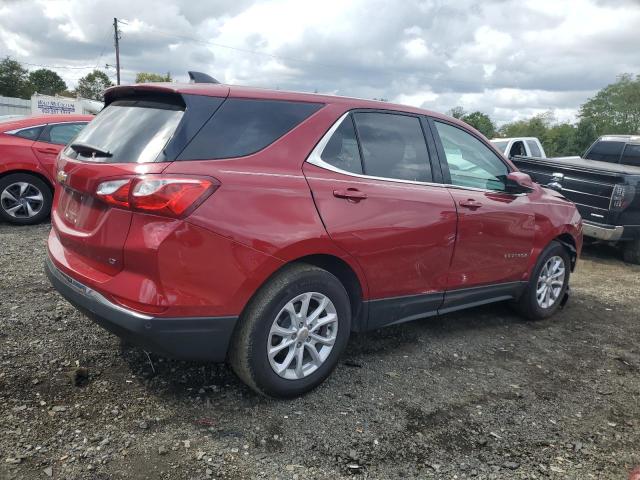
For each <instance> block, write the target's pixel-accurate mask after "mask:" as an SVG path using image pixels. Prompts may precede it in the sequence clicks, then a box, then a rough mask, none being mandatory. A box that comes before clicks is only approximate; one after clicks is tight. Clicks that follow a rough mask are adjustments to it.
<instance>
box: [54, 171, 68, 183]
mask: <svg viewBox="0 0 640 480" xmlns="http://www.w3.org/2000/svg"><path fill="white" fill-rule="evenodd" d="M67 178H69V174H68V173H66V172H65V171H64V170H58V174H57V175H56V179H57V180H58V183H64V182H66V181H67Z"/></svg>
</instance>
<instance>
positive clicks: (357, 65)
mask: <svg viewBox="0 0 640 480" xmlns="http://www.w3.org/2000/svg"><path fill="white" fill-rule="evenodd" d="M113 17H118V18H121V19H124V20H126V22H127V24H126V25H125V24H123V25H122V36H123V38H122V43H121V61H122V67H123V72H122V77H123V80H124V81H125V82H130V81H133V79H134V78H135V74H136V72H139V71H153V72H158V73H164V72H167V71H170V72H171V73H172V74H173V76H174V78H177V79H179V80H186V79H187V76H186V71H187V70H190V69H194V70H201V71H207V72H209V73H211V74H212V75H213V76H215V77H217V78H219V79H221V80H223V81H227V82H230V83H242V84H248V85H256V86H263V87H278V88H281V89H292V90H301V91H315V90H318V91H320V92H325V93H337V94H341V95H351V96H357V97H363V98H373V97H375V98H388V99H392V100H393V101H397V102H400V103H407V104H411V105H420V106H423V107H426V108H431V109H434V110H438V111H447V110H449V109H450V108H452V107H454V106H456V105H461V106H463V107H464V108H465V109H467V110H476V109H478V110H481V111H484V112H485V113H488V114H490V115H492V116H493V117H494V118H495V119H496V120H498V121H499V122H505V121H509V120H513V119H519V118H524V117H526V116H527V115H531V114H535V113H540V112H544V111H548V110H551V111H552V112H554V114H555V115H556V118H558V119H560V120H565V119H568V120H573V119H574V118H575V114H576V112H577V108H578V107H579V105H580V104H581V103H582V102H584V100H585V99H587V98H588V97H589V96H591V95H593V94H594V93H595V91H597V90H598V89H600V88H602V87H604V86H605V85H606V84H608V83H611V82H613V81H614V80H615V77H616V76H617V75H618V74H620V73H623V72H631V73H640V56H639V55H637V46H638V45H640V29H638V28H637V25H639V24H640V4H638V2H637V1H636V0H626V1H625V0H610V1H607V0H572V1H571V2H563V1H558V0H526V1H524V2H523V1H520V0H488V1H485V2H482V3H479V2H477V1H475V0H459V1H457V2H439V1H435V0H427V1H423V0H405V1H403V2H395V1H392V0H352V1H350V2H344V1H342V0H324V1H321V0H309V1H300V0H266V1H254V0H212V1H207V2H194V1H192V0H164V1H163V2H162V6H161V8H159V7H158V4H157V2H155V1H151V0H144V1H137V2H132V1H130V0H47V1H44V0H21V1H10V2H5V3H3V5H2V6H0V53H1V54H2V55H11V56H14V57H17V58H18V60H20V61H22V62H25V63H33V64H45V65H56V66H60V65H62V66H68V67H78V68H74V69H71V68H67V69H58V70H57V71H58V73H60V74H61V75H62V76H63V78H65V80H66V81H67V82H68V83H69V84H70V85H71V86H73V85H74V84H75V82H77V80H78V78H79V77H80V76H82V75H84V74H86V73H88V72H89V71H90V70H91V68H93V67H94V66H99V67H101V66H103V65H104V64H106V63H109V64H112V65H113V64H114V63H115V61H114V58H113V32H112V21H113ZM84 67H88V68H84ZM30 68H35V67H30ZM108 72H109V74H110V75H111V76H112V77H115V75H114V71H113V69H111V70H109V71H108Z"/></svg>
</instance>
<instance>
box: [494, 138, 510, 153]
mask: <svg viewBox="0 0 640 480" xmlns="http://www.w3.org/2000/svg"><path fill="white" fill-rule="evenodd" d="M491 144H492V145H493V146H494V147H496V148H497V149H498V150H500V151H501V152H502V153H505V150H506V149H507V145H509V141H506V140H504V141H496V140H491Z"/></svg>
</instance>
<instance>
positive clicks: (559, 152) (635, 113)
mask: <svg viewBox="0 0 640 480" xmlns="http://www.w3.org/2000/svg"><path fill="white" fill-rule="evenodd" d="M171 80H172V79H171V74H170V73H167V74H166V75H165V74H158V73H149V72H139V73H138V74H137V75H136V83H145V82H170V81H171ZM112 85H113V83H112V82H111V80H110V79H109V76H108V75H107V74H106V73H105V72H103V71H102V70H98V69H96V70H93V71H92V72H90V73H88V74H87V75H85V76H84V77H82V78H81V79H80V80H79V81H78V85H77V86H76V88H75V89H73V90H69V89H68V87H67V84H66V83H65V82H64V80H63V79H62V78H61V77H60V76H59V75H58V74H57V73H56V72H54V71H53V70H49V69H47V68H40V69H38V70H33V71H29V70H27V69H26V68H24V67H23V66H22V65H21V64H20V62H18V61H16V60H14V59H12V58H10V57H6V58H5V59H3V60H1V61H0V96H5V97H18V98H31V95H33V94H34V93H35V92H38V93H41V94H44V95H63V96H70V97H76V96H80V97H83V98H90V99H94V100H102V92H103V91H104V90H105V89H106V88H108V87H110V86H112ZM381 100H383V99H381ZM448 113H449V114H450V115H451V116H453V117H456V118H458V119H460V120H463V121H464V122H466V123H468V124H469V125H471V126H473V127H475V128H476V129H477V130H478V131H480V132H481V133H482V134H483V135H485V136H486V137H487V138H494V137H538V138H539V139H540V141H541V142H542V144H543V145H544V149H545V151H546V152H547V155H549V156H566V155H581V154H582V153H583V152H584V151H585V150H586V149H587V147H588V146H589V145H591V143H593V142H594V141H595V140H596V139H597V138H598V137H599V136H600V135H606V134H638V133H640V75H636V76H635V77H634V76H633V75H631V74H623V75H620V76H619V77H618V78H617V80H616V81H615V82H614V83H612V84H610V85H607V86H606V87H604V88H603V89H602V90H600V91H599V92H598V93H596V95H595V96H593V97H592V98H590V99H588V100H587V101H586V102H585V103H584V104H583V105H581V106H580V110H579V114H578V120H577V122H576V123H568V122H556V120H555V118H554V117H553V114H552V113H551V112H546V113H542V114H540V115H535V116H533V117H531V118H529V119H527V120H518V121H516V122H511V123H507V124H505V125H502V126H501V127H499V128H498V127H497V126H496V123H495V122H494V121H493V120H492V119H491V117H489V116H488V115H487V114H486V113H483V112H479V111H475V112H465V111H464V109H463V108H462V107H454V108H452V109H451V110H450V111H449V112H448Z"/></svg>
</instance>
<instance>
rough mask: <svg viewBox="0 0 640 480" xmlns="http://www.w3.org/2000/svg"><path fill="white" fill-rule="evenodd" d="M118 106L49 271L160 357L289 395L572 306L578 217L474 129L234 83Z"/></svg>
mask: <svg viewBox="0 0 640 480" xmlns="http://www.w3.org/2000/svg"><path fill="white" fill-rule="evenodd" d="M105 105H106V108H105V109H104V110H103V111H102V112H101V113H100V114H99V115H98V116H97V117H96V118H95V119H94V120H93V121H92V122H91V124H90V125H89V126H88V127H87V128H85V129H84V130H83V131H82V132H81V133H80V134H79V135H78V137H77V138H76V139H75V140H74V141H73V142H72V144H71V145H70V146H68V147H67V148H66V149H65V150H64V151H63V152H62V153H61V156H60V158H59V161H58V166H57V168H58V173H57V179H58V181H59V182H60V186H59V188H57V189H56V195H55V199H54V207H53V213H52V224H53V229H52V231H51V234H50V236H49V240H48V251H49V258H48V261H47V265H46V269H47V273H48V275H49V278H50V280H51V282H52V283H53V285H54V286H55V287H56V288H57V289H58V291H59V292H60V293H62V295H63V296H65V297H66V298H67V299H68V300H69V301H70V302H71V303H73V304H74V305H75V306H77V308H79V309H80V310H81V311H83V312H85V313H86V314H87V315H88V316H89V317H91V318H93V319H94V320H95V321H96V322H98V323H99V324H100V325H102V326H103V327H104V328H106V329H108V330H110V331H111V332H113V333H115V334H116V335H118V336H120V337H123V338H125V339H127V340H128V341H130V342H132V343H134V344H138V345H140V346H142V347H144V348H146V349H148V350H151V351H155V352H157V353H160V354H162V355H167V356H171V357H177V358H182V359H195V360H208V361H225V360H227V361H228V362H229V363H230V364H231V366H232V368H233V369H234V371H235V372H236V373H237V374H238V375H239V376H240V378H241V379H242V380H244V381H245V382H246V383H247V384H248V385H249V386H251V387H252V388H253V389H255V390H256V391H258V392H261V393H263V394H267V395H272V396H280V397H288V396H294V395H298V394H301V393H303V392H306V391H308V390H310V389H312V388H313V387H315V386H317V385H318V384H320V383H321V382H322V381H323V380H324V379H325V378H326V377H327V376H328V375H329V374H330V372H331V370H332V369H333V368H334V367H335V365H336V363H337V360H338V357H339V355H340V354H341V353H342V351H343V350H344V348H345V346H346V344H347V339H348V338H349V334H350V333H351V332H352V331H362V330H370V329H376V328H379V327H382V326H385V325H391V324H397V323H401V322H406V321H409V320H414V319H418V318H423V317H428V316H432V315H437V314H443V313H447V312H452V311H454V310H459V309H463V308H467V307H473V306H476V305H481V304H486V303H490V302H497V301H502V300H510V301H512V303H513V304H514V305H515V306H516V307H517V308H518V309H519V310H520V311H521V312H522V313H523V314H524V315H525V316H526V317H528V318H531V319H540V318H545V317H548V316H550V315H551V314H553V313H554V312H555V311H556V310H557V309H558V308H559V307H560V306H561V304H562V303H563V302H564V300H566V296H567V295H566V294H567V291H568V283H569V275H570V272H571V271H572V270H573V268H574V266H575V264H576V261H577V258H578V256H579V253H580V249H581V246H582V231H581V228H582V224H581V218H580V215H579V214H578V212H577V210H576V208H575V206H574V205H573V203H571V202H570V201H568V200H566V199H565V198H563V197H562V196H561V195H560V194H558V193H556V192H554V191H551V190H547V189H544V188H542V187H540V186H539V185H537V184H534V183H533V182H532V181H531V179H530V178H529V176H527V175H526V174H523V173H520V172H518V171H517V169H516V168H515V167H514V166H513V165H512V164H511V163H510V162H509V161H508V160H506V159H505V158H504V157H503V156H502V155H501V154H500V153H499V152H497V151H496V150H495V149H494V148H493V147H492V146H491V144H490V143H489V142H488V141H487V140H486V139H485V138H484V137H483V136H482V135H480V134H479V133H478V132H477V131H475V130H473V129H472V128H470V127H469V126H468V125H466V124H464V123H462V122H460V121H458V120H455V119H453V118H449V117H446V116H444V115H440V114H437V113H433V112H428V111H424V110H421V109H417V108H411V107H406V106H401V105H393V104H389V103H382V102H375V101H367V100H355V99H351V98H340V97H333V96H322V95H315V94H302V93H287V92H282V91H270V90H261V89H255V88H242V87H236V86H225V85H219V84H217V85H214V84H188V85H176V84H155V85H154V84H145V85H134V86H120V87H113V88H111V89H109V90H107V91H106V93H105Z"/></svg>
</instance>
